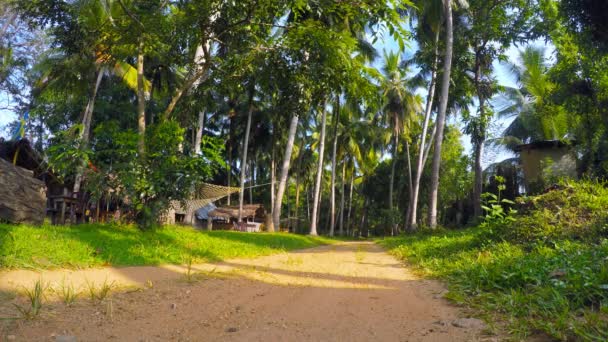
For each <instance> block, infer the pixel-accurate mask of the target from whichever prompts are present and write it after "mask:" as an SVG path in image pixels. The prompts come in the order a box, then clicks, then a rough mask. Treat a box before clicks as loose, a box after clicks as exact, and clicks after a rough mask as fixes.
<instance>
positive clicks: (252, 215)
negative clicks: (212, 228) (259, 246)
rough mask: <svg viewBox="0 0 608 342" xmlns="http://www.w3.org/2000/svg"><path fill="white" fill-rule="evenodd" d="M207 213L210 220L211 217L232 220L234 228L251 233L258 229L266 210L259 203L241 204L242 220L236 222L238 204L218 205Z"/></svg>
mask: <svg viewBox="0 0 608 342" xmlns="http://www.w3.org/2000/svg"><path fill="white" fill-rule="evenodd" d="M208 215H209V217H210V218H211V220H213V218H220V219H223V220H224V221H227V222H232V225H233V229H234V230H238V231H241V232H250V233H251V232H259V231H260V228H261V225H262V223H261V222H263V220H264V218H265V217H266V210H265V209H264V206H262V205H261V204H245V205H243V212H242V219H243V221H242V222H238V218H239V207H238V206H230V207H218V208H216V209H215V210H212V211H210V212H209V214H208ZM207 222H210V221H207ZM208 228H209V227H208Z"/></svg>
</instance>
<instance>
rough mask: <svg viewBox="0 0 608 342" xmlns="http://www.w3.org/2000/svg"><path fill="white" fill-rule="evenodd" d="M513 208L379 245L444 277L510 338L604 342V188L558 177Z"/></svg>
mask: <svg viewBox="0 0 608 342" xmlns="http://www.w3.org/2000/svg"><path fill="white" fill-rule="evenodd" d="M496 200H498V199H496ZM517 206H518V212H517V214H513V215H506V216H505V215H494V216H491V217H490V218H488V219H487V220H486V221H484V222H483V223H482V224H480V225H479V226H478V227H474V228H470V229H466V230H461V231H446V230H439V231H437V232H432V233H425V234H416V235H412V236H405V237H399V238H389V239H385V240H383V241H380V243H381V244H383V245H384V246H386V247H387V248H388V249H389V250H390V251H391V252H392V253H393V254H395V255H396V256H398V257H399V258H401V259H404V260H407V261H409V262H411V263H412V264H413V265H415V266H416V267H417V268H418V270H420V271H421V272H422V273H424V274H427V275H430V276H433V277H437V278H440V279H443V280H445V281H446V282H447V284H448V286H449V289H450V292H449V293H448V295H447V296H448V297H449V298H451V299H453V300H455V301H457V302H461V303H465V304H467V305H469V306H470V307H473V308H475V309H477V310H478V311H479V313H480V314H481V315H483V316H484V317H485V318H486V319H487V320H488V321H490V322H493V321H503V322H506V328H507V329H508V333H510V334H512V335H513V337H514V339H522V338H525V337H527V336H528V335H530V334H532V333H534V332H536V331H543V332H545V333H546V334H548V335H550V336H551V337H553V338H556V339H559V340H590V341H606V340H608V240H607V239H606V237H608V234H607V233H606V232H607V228H606V222H607V221H606V219H607V218H608V213H606V208H608V190H607V189H606V187H605V186H604V185H603V184H601V183H594V182H589V181H580V182H569V183H562V184H560V185H559V186H556V187H555V188H554V189H552V190H551V191H548V192H546V193H545V194H542V195H539V196H535V197H529V198H524V199H520V200H519V201H518V204H517ZM488 208H489V207H488ZM509 217H510V219H505V218H509Z"/></svg>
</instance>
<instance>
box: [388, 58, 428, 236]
mask: <svg viewBox="0 0 608 342" xmlns="http://www.w3.org/2000/svg"><path fill="white" fill-rule="evenodd" d="M400 65H401V58H400V55H399V54H396V53H393V52H391V53H388V54H387V53H386V52H385V54H384V65H383V66H382V73H383V78H382V81H381V84H380V87H381V88H382V96H383V98H384V101H385V104H384V108H383V110H384V112H385V114H386V120H387V122H388V124H389V127H390V128H391V132H392V137H391V140H392V148H393V152H392V153H393V160H392V166H391V178H390V185H389V194H388V197H389V199H388V203H389V209H390V210H392V209H393V192H394V184H395V166H396V164H397V152H398V148H399V138H400V136H401V135H402V134H403V133H405V132H406V131H408V130H409V128H410V125H411V122H412V121H413V120H414V117H415V115H416V113H417V112H418V110H419V107H420V103H421V101H420V98H419V97H418V96H416V95H415V94H414V93H413V91H412V89H411V88H410V87H409V86H408V85H409V83H410V82H409V80H408V79H407V70H403V69H401V68H400ZM405 147H406V153H407V156H406V157H407V161H408V180H409V185H410V186H409V189H410V191H411V189H412V170H411V162H410V155H409V137H406V139H405ZM397 232H398V228H397V224H396V223H394V224H393V233H397Z"/></svg>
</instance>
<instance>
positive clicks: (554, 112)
mask: <svg viewBox="0 0 608 342" xmlns="http://www.w3.org/2000/svg"><path fill="white" fill-rule="evenodd" d="M510 67H511V70H512V72H513V74H514V75H515V77H516V79H517V84H518V86H519V87H518V88H510V87H505V88H504V90H503V92H502V93H503V98H504V99H505V100H506V105H505V106H503V107H502V108H501V109H500V110H499V111H498V112H497V114H498V116H499V117H500V118H514V120H513V121H512V122H511V123H510V124H509V126H508V127H507V128H506V129H505V131H504V132H503V135H502V137H500V138H498V139H496V140H494V141H493V143H498V144H501V145H503V146H505V147H507V148H509V149H511V150H513V149H514V148H515V146H517V145H520V144H524V143H530V142H533V141H539V140H559V139H563V138H564V137H565V135H566V133H567V129H568V126H567V117H566V115H565V112H564V110H563V109H562V108H561V107H557V106H553V105H550V104H548V103H547V98H548V96H549V95H550V94H551V92H552V90H553V89H554V88H555V84H554V83H552V82H551V81H550V80H549V76H548V74H547V72H548V70H549V66H548V65H547V60H546V58H545V50H544V49H543V48H541V47H534V46H528V47H526V48H525V49H524V50H522V51H520V52H519V60H518V63H511V64H510Z"/></svg>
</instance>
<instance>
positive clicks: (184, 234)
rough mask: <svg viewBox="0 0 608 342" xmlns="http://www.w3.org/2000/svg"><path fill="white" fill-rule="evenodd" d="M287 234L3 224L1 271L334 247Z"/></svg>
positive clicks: (219, 257) (217, 258)
mask: <svg viewBox="0 0 608 342" xmlns="http://www.w3.org/2000/svg"><path fill="white" fill-rule="evenodd" d="M332 242H333V240H330V239H326V238H322V237H310V236H303V235H295V234H284V233H274V234H269V233H264V234H255V233H240V232H231V231H213V232H203V231H198V230H195V229H192V228H188V227H178V226H168V227H163V228H158V229H156V230H152V231H146V232H142V231H140V230H138V229H137V228H135V227H133V226H128V225H109V224H87V225H78V226H71V227H70V226H52V225H43V226H40V227H33V226H29V225H9V224H0V268H4V269H15V268H33V269H51V268H86V267H96V266H109V265H112V266H130V265H158V264H182V263H183V262H184V256H188V258H191V262H206V261H220V260H224V259H230V258H237V257H256V256H261V255H268V254H273V253H277V252H282V251H288V250H294V249H302V248H308V247H314V246H318V245H321V244H328V243H332Z"/></svg>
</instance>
